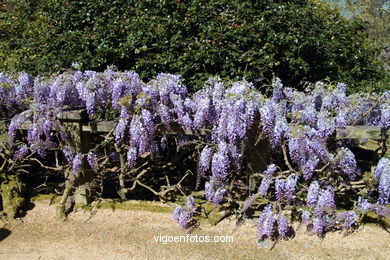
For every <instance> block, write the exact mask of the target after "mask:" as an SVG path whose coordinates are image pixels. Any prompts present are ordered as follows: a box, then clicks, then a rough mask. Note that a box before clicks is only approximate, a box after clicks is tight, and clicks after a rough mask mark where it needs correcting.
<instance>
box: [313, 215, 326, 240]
mask: <svg viewBox="0 0 390 260" xmlns="http://www.w3.org/2000/svg"><path fill="white" fill-rule="evenodd" d="M313 231H314V233H316V234H317V235H319V236H320V235H322V234H323V233H324V231H325V222H324V220H323V219H322V217H315V218H314V219H313Z"/></svg>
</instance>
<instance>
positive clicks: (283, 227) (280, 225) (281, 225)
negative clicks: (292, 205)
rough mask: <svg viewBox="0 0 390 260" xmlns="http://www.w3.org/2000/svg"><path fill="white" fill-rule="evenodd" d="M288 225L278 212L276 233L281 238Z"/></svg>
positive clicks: (282, 215)
mask: <svg viewBox="0 0 390 260" xmlns="http://www.w3.org/2000/svg"><path fill="white" fill-rule="evenodd" d="M289 228H290V226H289V223H288V220H287V218H286V216H284V214H282V213H280V214H279V217H278V233H279V236H280V237H281V238H285V237H286V235H287V232H288V230H289Z"/></svg>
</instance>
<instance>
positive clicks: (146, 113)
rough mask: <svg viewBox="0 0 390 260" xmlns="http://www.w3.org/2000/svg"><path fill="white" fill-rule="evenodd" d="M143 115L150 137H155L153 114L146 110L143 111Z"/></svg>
mask: <svg viewBox="0 0 390 260" xmlns="http://www.w3.org/2000/svg"><path fill="white" fill-rule="evenodd" d="M141 114H142V120H143V123H144V126H145V129H146V131H147V134H148V136H150V137H152V136H154V121H153V116H152V114H151V113H150V112H149V111H148V110H146V109H142V112H141Z"/></svg>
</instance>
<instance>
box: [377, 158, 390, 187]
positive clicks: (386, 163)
mask: <svg viewBox="0 0 390 260" xmlns="http://www.w3.org/2000/svg"><path fill="white" fill-rule="evenodd" d="M389 173H390V159H388V158H386V157H383V158H381V159H380V160H379V162H378V164H377V166H376V168H375V171H374V179H375V180H377V181H379V179H380V178H381V176H382V174H389Z"/></svg>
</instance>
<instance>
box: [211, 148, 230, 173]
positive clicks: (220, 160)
mask: <svg viewBox="0 0 390 260" xmlns="http://www.w3.org/2000/svg"><path fill="white" fill-rule="evenodd" d="M228 153H229V149H228V145H227V144H226V142H224V141H221V142H219V144H218V151H217V152H216V153H214V155H213V157H212V160H211V172H212V174H213V175H212V176H213V178H214V179H216V180H225V179H226V177H227V175H228V166H229V157H228Z"/></svg>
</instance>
